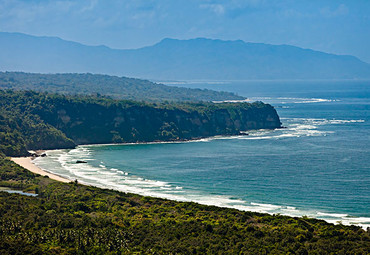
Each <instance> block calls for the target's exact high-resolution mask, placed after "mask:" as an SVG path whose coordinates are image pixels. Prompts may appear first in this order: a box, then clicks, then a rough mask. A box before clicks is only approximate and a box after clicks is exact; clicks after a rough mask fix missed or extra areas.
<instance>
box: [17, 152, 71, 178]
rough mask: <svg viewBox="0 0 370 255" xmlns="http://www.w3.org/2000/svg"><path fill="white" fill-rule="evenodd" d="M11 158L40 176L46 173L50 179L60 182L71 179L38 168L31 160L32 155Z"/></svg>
mask: <svg viewBox="0 0 370 255" xmlns="http://www.w3.org/2000/svg"><path fill="white" fill-rule="evenodd" d="M11 160H12V161H13V162H15V163H17V164H18V165H20V166H22V167H24V168H26V169H27V170H29V171H31V172H32V173H35V174H40V175H42V176H45V175H47V176H49V178H50V179H53V180H56V181H60V182H71V180H68V179H66V178H63V177H60V176H58V175H55V174H52V173H48V172H46V171H44V170H42V169H41V168H39V167H38V166H36V165H35V164H34V163H33V162H32V157H20V158H11Z"/></svg>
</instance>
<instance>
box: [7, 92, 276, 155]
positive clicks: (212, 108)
mask: <svg viewBox="0 0 370 255" xmlns="http://www.w3.org/2000/svg"><path fill="white" fill-rule="evenodd" d="M280 125H281V123H280V120H279V116H278V115H277V113H276V111H275V109H274V108H273V107H272V106H271V105H268V104H263V103H261V102H256V103H252V104H251V103H220V104H214V103H205V102H203V103H161V104H159V103H144V102H135V101H127V100H113V99H109V98H97V97H92V96H65V95H57V94H49V93H39V92H34V91H12V90H6V91H4V90H0V152H3V153H4V154H6V155H8V156H21V155H27V150H35V149H62V148H72V147H74V146H75V144H92V143H95V144H97V143H122V142H152V141H171V140H172V141H174V140H188V139H194V138H201V137H207V136H214V135H235V134H239V132H240V131H241V130H249V129H259V128H278V127H280Z"/></svg>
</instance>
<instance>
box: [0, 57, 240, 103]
mask: <svg viewBox="0 0 370 255" xmlns="http://www.w3.org/2000/svg"><path fill="white" fill-rule="evenodd" d="M0 54H1V53H0ZM0 89H14V90H33V91H39V92H48V93H59V94H66V95H92V96H97V97H99V96H105V97H110V98H112V99H126V100H136V101H147V102H158V101H162V102H163V101H169V102H174V101H192V102H197V101H226V100H245V99H246V98H245V97H242V96H239V95H236V94H234V93H231V92H223V91H213V90H208V89H190V88H181V87H175V86H166V85H163V84H158V83H153V82H150V81H148V80H142V79H135V78H128V77H118V76H111V75H102V74H91V73H58V74H41V73H24V72H0Z"/></svg>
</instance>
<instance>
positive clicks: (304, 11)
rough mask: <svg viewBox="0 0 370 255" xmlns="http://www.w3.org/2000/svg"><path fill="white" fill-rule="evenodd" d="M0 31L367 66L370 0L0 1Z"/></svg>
mask: <svg viewBox="0 0 370 255" xmlns="http://www.w3.org/2000/svg"><path fill="white" fill-rule="evenodd" d="M0 31H6V32H22V33H27V34H32V35H46V36H58V37H61V38H63V39H66V40H71V41H77V42H80V43H84V44H88V45H101V44H104V45H107V46H109V47H112V48H123V49H125V48H139V47H142V46H147V45H151V44H154V43H156V42H158V41H160V40H161V39H163V38H165V37H170V38H178V39H189V38H195V37H207V38H218V39H228V40H236V39H242V40H244V41H248V42H263V43H271V44H291V45H296V46H299V47H303V48H311V49H315V50H321V51H325V52H330V53H337V54H350V55H355V56H357V57H359V58H360V59H362V60H364V61H366V62H368V63H370V0H346V1H345V0H243V1H242V0H219V1H217V0H198V1H195V0H156V1H155V0H59V1H58V0H0Z"/></svg>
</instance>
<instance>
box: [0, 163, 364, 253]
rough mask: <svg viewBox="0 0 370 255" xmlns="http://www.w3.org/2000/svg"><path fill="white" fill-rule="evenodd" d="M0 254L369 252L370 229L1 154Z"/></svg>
mask: <svg viewBox="0 0 370 255" xmlns="http://www.w3.org/2000/svg"><path fill="white" fill-rule="evenodd" d="M0 177H1V183H0V186H8V187H13V188H15V187H17V188H19V189H22V190H24V191H28V192H37V193H38V194H39V195H38V196H37V197H28V196H24V195H18V194H8V193H6V192H0V254H133V253H138V254H268V253H269V254H368V253H370V233H369V232H366V231H364V230H362V229H361V228H359V227H355V226H343V225H333V224H329V223H326V222H324V221H322V220H316V219H309V218H292V217H286V216H279V215H275V216H271V215H267V214H259V213H251V212H241V211H238V210H234V209H226V208H219V207H213V206H204V205H199V204H195V203H183V202H175V201H169V200H163V199H157V198H150V197H143V196H139V195H134V194H125V193H121V192H118V191H113V190H106V189H99V188H95V187H90V186H84V185H80V184H77V183H76V182H72V183H69V184H64V183H59V182H56V181H53V180H50V179H49V178H45V177H41V176H36V175H34V174H32V173H30V172H28V171H26V170H25V169H23V168H21V167H19V166H18V165H16V164H14V163H13V162H11V161H9V160H7V159H5V158H1V159H0Z"/></svg>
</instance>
